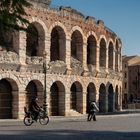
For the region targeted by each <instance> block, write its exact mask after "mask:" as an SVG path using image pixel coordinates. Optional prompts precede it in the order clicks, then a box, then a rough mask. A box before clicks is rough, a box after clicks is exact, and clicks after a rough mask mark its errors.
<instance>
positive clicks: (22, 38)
mask: <svg viewBox="0 0 140 140" xmlns="http://www.w3.org/2000/svg"><path fill="white" fill-rule="evenodd" d="M19 62H20V64H22V65H25V64H26V33H25V32H23V31H20V32H19Z"/></svg>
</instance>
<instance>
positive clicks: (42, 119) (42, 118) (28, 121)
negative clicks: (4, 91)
mask: <svg viewBox="0 0 140 140" xmlns="http://www.w3.org/2000/svg"><path fill="white" fill-rule="evenodd" d="M24 112H25V117H24V119H23V123H24V124H25V125H26V126H30V125H32V124H33V123H34V122H37V121H39V123H40V124H41V125H47V124H48V123H49V117H48V115H47V114H46V112H45V111H44V109H43V108H42V107H41V108H40V110H39V115H38V118H37V120H36V121H35V120H34V115H33V114H32V113H31V112H30V111H27V108H26V107H24Z"/></svg>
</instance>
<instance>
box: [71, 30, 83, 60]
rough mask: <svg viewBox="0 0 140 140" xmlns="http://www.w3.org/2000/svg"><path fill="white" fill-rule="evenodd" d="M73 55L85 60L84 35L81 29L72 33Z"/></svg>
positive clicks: (75, 57)
mask: <svg viewBox="0 0 140 140" xmlns="http://www.w3.org/2000/svg"><path fill="white" fill-rule="evenodd" d="M71 57H72V58H74V59H77V60H78V61H80V62H81V63H82V62H83V36H82V34H81V32H80V31H79V30H75V31H74V32H73V33H72V35H71Z"/></svg>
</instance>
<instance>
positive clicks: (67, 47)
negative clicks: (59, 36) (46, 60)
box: [66, 38, 71, 72]
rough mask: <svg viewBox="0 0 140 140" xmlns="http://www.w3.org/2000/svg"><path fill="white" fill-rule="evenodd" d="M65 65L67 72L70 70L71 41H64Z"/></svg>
mask: <svg viewBox="0 0 140 140" xmlns="http://www.w3.org/2000/svg"><path fill="white" fill-rule="evenodd" d="M66 65H67V72H68V71H70V70H71V67H70V65H71V39H69V38H67V39H66Z"/></svg>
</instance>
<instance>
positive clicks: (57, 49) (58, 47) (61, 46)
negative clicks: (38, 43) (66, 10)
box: [50, 26, 66, 62]
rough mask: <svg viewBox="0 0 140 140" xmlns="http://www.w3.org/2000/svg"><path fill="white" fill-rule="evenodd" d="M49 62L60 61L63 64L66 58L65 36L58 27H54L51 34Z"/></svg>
mask: <svg viewBox="0 0 140 140" xmlns="http://www.w3.org/2000/svg"><path fill="white" fill-rule="evenodd" d="M50 53H51V55H50V57H51V58H50V60H51V61H56V60H61V61H64V62H65V57H66V35H65V32H64V30H63V28H61V27H60V26H55V27H54V28H53V29H52V32H51V47H50Z"/></svg>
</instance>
